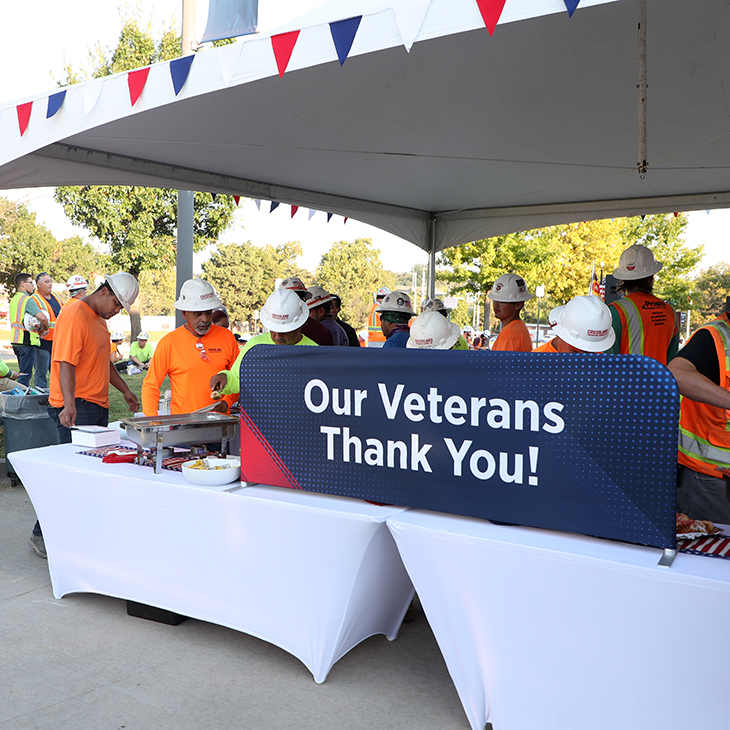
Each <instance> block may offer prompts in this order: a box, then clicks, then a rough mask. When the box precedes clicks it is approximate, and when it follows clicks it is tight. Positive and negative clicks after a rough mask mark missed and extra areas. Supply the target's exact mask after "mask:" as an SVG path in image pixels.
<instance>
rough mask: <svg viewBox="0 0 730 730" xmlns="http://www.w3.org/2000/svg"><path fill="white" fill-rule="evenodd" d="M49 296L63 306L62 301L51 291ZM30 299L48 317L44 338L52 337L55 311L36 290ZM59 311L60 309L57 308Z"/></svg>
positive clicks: (54, 325)
mask: <svg viewBox="0 0 730 730" xmlns="http://www.w3.org/2000/svg"><path fill="white" fill-rule="evenodd" d="M51 296H52V297H53V298H54V299H55V300H56V302H57V303H58V305H59V307H63V302H62V301H61V300H60V299H59V298H58V297H57V296H56V295H55V294H54V293H53V292H51ZM31 299H32V300H33V301H34V302H35V303H36V304H37V305H38V308H39V309H40V310H41V311H42V312H43V313H44V314H45V315H46V317H48V334H46V335H44V336H43V339H44V340H52V339H53V330H54V329H55V328H56V313H55V312H54V311H53V307H52V306H51V305H50V304H49V303H48V302H47V301H46V298H45V297H44V296H43V295H42V294H39V293H38V292H36V293H35V294H34V295H33V296H32V297H31ZM59 311H60V310H59Z"/></svg>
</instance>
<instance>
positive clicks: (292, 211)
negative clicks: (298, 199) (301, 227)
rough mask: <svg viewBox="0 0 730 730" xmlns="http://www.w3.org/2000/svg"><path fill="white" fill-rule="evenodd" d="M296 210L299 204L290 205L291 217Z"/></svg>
mask: <svg viewBox="0 0 730 730" xmlns="http://www.w3.org/2000/svg"><path fill="white" fill-rule="evenodd" d="M298 210H299V206H298V205H292V207H291V217H292V218H293V217H294V214H295V213H296V212H297V211H298Z"/></svg>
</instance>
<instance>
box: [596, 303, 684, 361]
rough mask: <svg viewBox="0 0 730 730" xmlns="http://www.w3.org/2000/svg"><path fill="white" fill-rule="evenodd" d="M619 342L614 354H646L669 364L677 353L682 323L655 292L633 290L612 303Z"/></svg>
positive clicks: (614, 326)
mask: <svg viewBox="0 0 730 730" xmlns="http://www.w3.org/2000/svg"><path fill="white" fill-rule="evenodd" d="M611 319H612V325H613V329H614V331H615V332H616V344H615V345H614V346H613V347H612V348H611V350H610V353H611V354H621V355H646V356H647V357H653V358H654V359H655V360H658V361H659V362H660V363H662V365H666V364H667V362H668V361H669V360H671V359H672V358H673V357H674V356H675V355H676V354H677V346H678V342H679V323H678V322H677V316H676V314H675V312H674V310H673V309H672V308H671V307H670V306H669V305H668V304H667V303H666V302H663V301H662V300H661V299H658V298H657V297H655V296H654V295H653V294H645V293H643V292H631V293H630V294H627V295H626V296H625V297H623V298H622V299H619V300H618V301H615V302H612V303H611Z"/></svg>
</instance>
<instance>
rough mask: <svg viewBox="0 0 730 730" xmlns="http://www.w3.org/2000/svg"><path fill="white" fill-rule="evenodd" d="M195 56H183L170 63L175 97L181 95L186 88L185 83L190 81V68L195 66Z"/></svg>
mask: <svg viewBox="0 0 730 730" xmlns="http://www.w3.org/2000/svg"><path fill="white" fill-rule="evenodd" d="M194 59H195V55H194V54H191V55H189V56H183V57H182V58H176V59H174V60H172V61H170V76H172V85H173V87H174V88H175V96H177V95H178V94H179V93H180V90H181V89H182V87H183V86H185V82H186V81H187V80H188V74H189V73H190V67H191V66H192V65H193V60H194Z"/></svg>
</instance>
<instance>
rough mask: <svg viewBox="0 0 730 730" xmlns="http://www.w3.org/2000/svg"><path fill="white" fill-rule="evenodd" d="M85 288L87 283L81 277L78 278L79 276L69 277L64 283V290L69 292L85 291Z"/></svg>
mask: <svg viewBox="0 0 730 730" xmlns="http://www.w3.org/2000/svg"><path fill="white" fill-rule="evenodd" d="M87 286H89V282H88V281H86V279H84V277H83V276H79V274H74V275H73V276H70V277H69V278H68V281H67V282H66V288H67V289H70V290H73V289H86V287H87Z"/></svg>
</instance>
